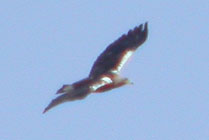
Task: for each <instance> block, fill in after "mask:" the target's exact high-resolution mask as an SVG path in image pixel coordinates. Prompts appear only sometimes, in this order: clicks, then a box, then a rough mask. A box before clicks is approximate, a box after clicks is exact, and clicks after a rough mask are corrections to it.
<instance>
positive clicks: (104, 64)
mask: <svg viewBox="0 0 209 140" xmlns="http://www.w3.org/2000/svg"><path fill="white" fill-rule="evenodd" d="M147 36H148V22H145V23H144V24H140V25H139V26H137V27H135V28H134V29H133V30H129V31H128V33H127V34H124V35H122V36H121V37H120V38H118V39H117V40H116V41H114V42H113V43H112V44H110V45H109V46H108V47H107V48H106V49H105V50H104V52H103V53H102V54H101V55H100V56H99V57H98V58H97V60H96V61H95V62H94V64H93V67H92V69H91V71H90V74H89V75H88V77H87V78H84V79H82V80H80V81H78V82H75V83H73V84H69V85H63V86H62V88H60V89H59V90H58V91H57V93H56V94H61V95H60V96H58V97H57V98H55V99H53V100H52V101H51V102H50V104H49V105H48V106H47V107H46V108H45V109H44V111H43V113H45V112H47V111H48V110H49V109H51V108H53V107H55V106H57V105H59V104H61V103H64V102H67V101H74V100H80V99H84V98H85V97H86V96H88V95H89V94H90V93H101V92H105V91H108V90H112V89H114V88H118V87H121V86H124V85H127V84H132V82H131V81H130V80H129V79H128V78H124V77H121V76H120V75H119V74H120V71H121V69H122V67H123V66H124V64H125V63H126V62H127V60H128V59H129V58H130V57H131V56H132V54H133V53H134V52H135V51H136V49H137V48H138V47H139V46H141V45H142V44H143V43H144V42H145V41H146V39H147Z"/></svg>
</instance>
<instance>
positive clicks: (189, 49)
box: [0, 0, 209, 140]
mask: <svg viewBox="0 0 209 140" xmlns="http://www.w3.org/2000/svg"><path fill="white" fill-rule="evenodd" d="M208 13H209V4H208V1H207V0H199V1H196V0H184V1H180V0H173V1H164V0H158V1H147V0H129V1H119V0H115V1H112V0H105V1H96V0H92V1H89V0H88V1H87V0H83V1H71V0H68V1H67V0H64V1H40V0H36V1H30V0H22V1H18V0H5V1H1V2H0V25H1V26H0V53H1V54H0V64H1V69H0V77H1V80H0V87H1V98H0V106H1V108H0V124H1V125H0V139H2V140H37V139H39V140H44V139H45V140H46V139H53V140H58V139H59V140H60V139H61V140H62V139H63V140H64V139H73V140H89V139H91V140H107V139H110V140H118V139H120V140H127V139H133V140H138V139H140V140H153V139H154V140H176V139H188V140H190V139H192V140H206V139H208V137H209V109H208V107H209V55H208V54H209V47H208V45H209V18H208ZM146 21H148V22H149V37H148V40H147V41H146V43H145V44H144V45H143V47H141V48H139V49H138V50H137V51H136V53H135V54H134V56H133V57H132V60H131V61H130V62H129V63H128V64H127V65H126V67H125V68H124V69H123V70H122V75H123V76H124V77H128V78H129V79H130V80H131V81H133V82H134V85H132V86H124V87H121V88H119V89H115V90H112V91H109V92H106V93H102V94H94V95H90V96H88V97H87V98H86V99H85V100H82V101H75V102H69V103H65V104H63V105H60V106H58V107H56V108H54V109H52V110H50V111H49V112H47V113H46V114H44V115H43V114H42V111H43V109H44V108H45V107H46V106H47V105H48V103H49V102H50V101H51V99H53V98H55V97H56V96H55V92H56V91H57V89H59V88H60V87H61V86H62V85H63V84H68V83H73V82H75V81H77V80H80V79H82V78H84V77H86V76H87V75H88V73H89V71H90V69H91V66H92V65H93V62H94V61H95V59H96V58H97V56H98V55H99V54H100V53H101V52H102V51H103V50H104V49H105V48H106V46H107V45H108V44H110V43H112V42H113V41H114V40H116V39H117V38H118V37H120V36H121V35H122V34H124V33H127V32H128V30H129V29H132V28H134V27H135V26H138V25H139V24H141V23H144V22H146Z"/></svg>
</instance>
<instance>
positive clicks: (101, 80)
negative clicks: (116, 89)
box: [90, 76, 113, 91]
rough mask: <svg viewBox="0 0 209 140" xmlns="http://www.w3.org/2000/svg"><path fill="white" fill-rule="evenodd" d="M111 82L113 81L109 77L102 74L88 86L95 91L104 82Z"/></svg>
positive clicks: (104, 83)
mask: <svg viewBox="0 0 209 140" xmlns="http://www.w3.org/2000/svg"><path fill="white" fill-rule="evenodd" d="M112 82H113V81H112V80H111V78H109V77H107V76H104V77H102V78H101V79H100V80H99V81H97V82H95V83H94V84H93V85H92V86H90V88H91V90H92V91H96V90H97V89H98V88H100V87H102V86H104V85H106V84H109V83H112Z"/></svg>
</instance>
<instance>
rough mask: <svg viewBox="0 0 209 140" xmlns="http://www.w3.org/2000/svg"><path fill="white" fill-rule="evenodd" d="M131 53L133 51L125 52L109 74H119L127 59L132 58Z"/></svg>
mask: <svg viewBox="0 0 209 140" xmlns="http://www.w3.org/2000/svg"><path fill="white" fill-rule="evenodd" d="M133 53H134V51H133V50H128V51H126V52H125V53H124V54H123V55H122V57H121V60H120V62H119V64H118V65H117V66H116V67H115V68H114V69H113V70H112V71H111V72H112V73H115V74H119V72H120V70H121V69H122V67H123V66H124V64H125V63H126V62H127V61H128V59H129V58H130V57H131V56H132V54H133Z"/></svg>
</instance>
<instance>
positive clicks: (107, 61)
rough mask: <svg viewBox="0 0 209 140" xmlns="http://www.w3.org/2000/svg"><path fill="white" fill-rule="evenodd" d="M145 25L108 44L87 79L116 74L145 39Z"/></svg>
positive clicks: (146, 31) (146, 30)
mask: <svg viewBox="0 0 209 140" xmlns="http://www.w3.org/2000/svg"><path fill="white" fill-rule="evenodd" d="M147 34H148V27H147V23H145V24H144V26H143V24H141V25H139V26H138V27H135V28H134V29H133V30H130V31H129V32H128V34H126V35H123V36H121V37H120V38H119V39H118V40H116V41H115V42H113V43H112V44H110V45H109V46H108V47H107V48H106V50H105V51H104V52H103V53H102V54H101V55H100V56H99V57H98V58H97V60H96V61H95V63H94V65H93V67H92V69H91V72H90V74H89V77H91V78H96V77H98V76H100V75H102V74H105V73H116V74H118V73H119V72H120V70H121V68H122V67H123V65H124V64H125V62H126V61H127V60H128V59H129V58H130V56H131V55H132V54H133V52H134V51H135V50H136V49H137V48H138V47H139V46H140V45H141V44H143V43H144V42H145V40H146V39H147Z"/></svg>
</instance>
